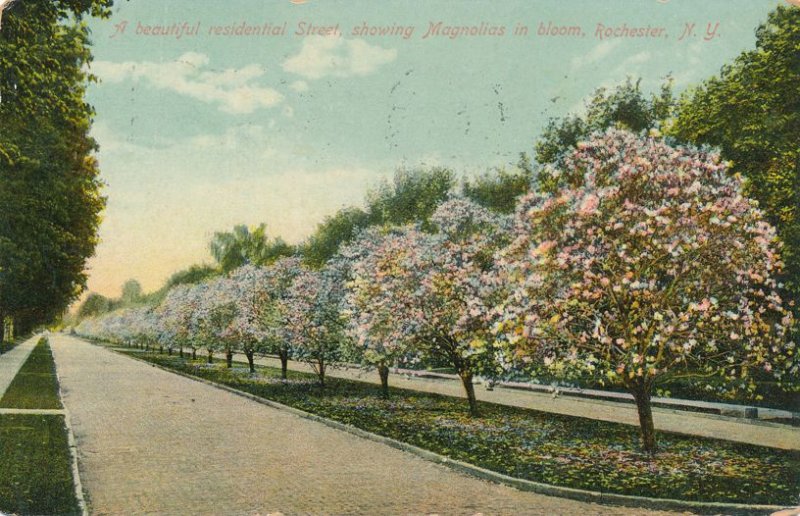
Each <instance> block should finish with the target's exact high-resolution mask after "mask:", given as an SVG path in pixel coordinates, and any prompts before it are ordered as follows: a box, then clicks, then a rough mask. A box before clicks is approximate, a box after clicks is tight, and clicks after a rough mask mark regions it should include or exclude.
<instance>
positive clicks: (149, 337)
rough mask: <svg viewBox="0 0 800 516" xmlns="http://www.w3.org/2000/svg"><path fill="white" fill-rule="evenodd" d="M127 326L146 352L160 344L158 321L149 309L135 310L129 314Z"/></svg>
mask: <svg viewBox="0 0 800 516" xmlns="http://www.w3.org/2000/svg"><path fill="white" fill-rule="evenodd" d="M126 324H127V326H128V327H129V328H130V331H131V333H132V334H133V338H134V340H135V341H136V342H137V343H138V344H139V346H141V347H143V348H144V349H145V350H148V351H149V350H150V346H151V345H153V344H155V343H156V342H158V319H157V317H156V315H155V314H154V313H153V310H152V309H151V308H149V307H141V308H133V309H131V310H130V311H129V312H128V317H127V321H126Z"/></svg>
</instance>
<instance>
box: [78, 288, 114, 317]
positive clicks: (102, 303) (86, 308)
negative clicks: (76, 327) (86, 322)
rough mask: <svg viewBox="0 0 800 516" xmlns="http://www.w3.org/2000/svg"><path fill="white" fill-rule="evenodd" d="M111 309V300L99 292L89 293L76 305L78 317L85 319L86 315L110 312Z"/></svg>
mask: <svg viewBox="0 0 800 516" xmlns="http://www.w3.org/2000/svg"><path fill="white" fill-rule="evenodd" d="M112 309H113V304H112V301H111V300H110V299H109V298H107V297H105V296H103V295H100V294H95V293H91V294H89V295H88V296H87V297H86V300H85V301H84V302H83V303H81V305H80V306H79V307H78V317H79V318H80V319H86V318H87V317H96V316H98V315H102V314H105V313H108V312H110V311H111V310H112Z"/></svg>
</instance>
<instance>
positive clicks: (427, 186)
mask: <svg viewBox="0 0 800 516" xmlns="http://www.w3.org/2000/svg"><path fill="white" fill-rule="evenodd" d="M454 186H455V174H453V172H452V171H450V170H448V169H446V168H438V167H437V168H430V169H414V170H405V169H403V170H398V171H397V172H396V173H395V175H394V180H393V181H392V183H391V184H390V183H388V182H384V183H382V184H381V185H380V186H378V187H377V188H375V189H373V190H371V191H370V192H369V193H368V194H367V206H368V212H369V214H370V219H371V223H372V224H382V225H390V226H402V225H404V224H410V223H415V222H419V223H422V225H423V227H424V226H425V225H426V223H427V221H428V219H429V218H430V216H431V215H433V212H434V211H435V210H436V207H437V206H438V205H439V203H441V202H442V201H443V200H445V199H447V197H448V195H449V194H450V192H451V191H452V189H453V187H454Z"/></svg>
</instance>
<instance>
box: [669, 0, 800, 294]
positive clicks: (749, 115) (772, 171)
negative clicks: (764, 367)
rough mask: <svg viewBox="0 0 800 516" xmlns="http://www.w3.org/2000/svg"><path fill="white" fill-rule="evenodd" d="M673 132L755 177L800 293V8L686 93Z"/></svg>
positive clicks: (775, 14) (775, 20) (774, 20)
mask: <svg viewBox="0 0 800 516" xmlns="http://www.w3.org/2000/svg"><path fill="white" fill-rule="evenodd" d="M669 132H670V134H672V135H673V136H675V137H677V138H678V139H679V140H682V141H687V142H692V143H696V144H709V145H712V146H714V147H718V148H720V150H721V152H722V156H723V157H724V158H725V159H727V160H730V161H731V171H732V172H734V173H740V174H742V175H743V176H744V177H745V178H746V179H747V182H746V189H747V194H748V195H749V196H751V197H753V198H755V199H756V200H758V201H759V203H760V207H761V209H762V210H764V213H765V214H766V216H767V219H768V220H769V222H770V223H772V224H773V225H774V226H775V227H776V228H777V229H778V234H779V236H780V237H781V239H782V240H783V242H784V244H785V247H784V250H783V253H782V255H783V259H784V261H785V262H786V268H785V275H784V278H785V280H786V284H787V287H788V288H789V289H790V291H791V292H792V293H793V295H794V296H795V297H797V296H798V295H800V9H798V8H796V7H783V6H780V7H778V8H777V9H776V10H774V11H772V12H771V13H770V15H769V18H768V20H767V22H766V23H764V24H762V25H761V26H760V27H759V28H758V29H757V30H756V46H755V49H754V50H749V51H746V52H743V53H742V54H740V55H739V56H738V57H737V58H736V60H735V61H734V62H733V63H732V64H730V65H727V66H725V67H723V68H722V70H721V72H720V73H719V74H718V75H717V76H715V77H712V78H710V79H708V80H707V81H705V82H704V83H703V84H702V85H700V86H698V87H697V88H695V89H693V90H691V91H690V92H688V93H687V94H686V95H684V96H683V98H682V99H681V102H680V106H679V111H678V115H677V117H676V119H675V123H674V124H673V126H672V128H671V129H670V131H669Z"/></svg>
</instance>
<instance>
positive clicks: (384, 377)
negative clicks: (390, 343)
mask: <svg viewBox="0 0 800 516" xmlns="http://www.w3.org/2000/svg"><path fill="white" fill-rule="evenodd" d="M378 376H380V377H381V390H383V397H384V398H388V397H389V366H387V365H383V364H381V365H379V366H378Z"/></svg>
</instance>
